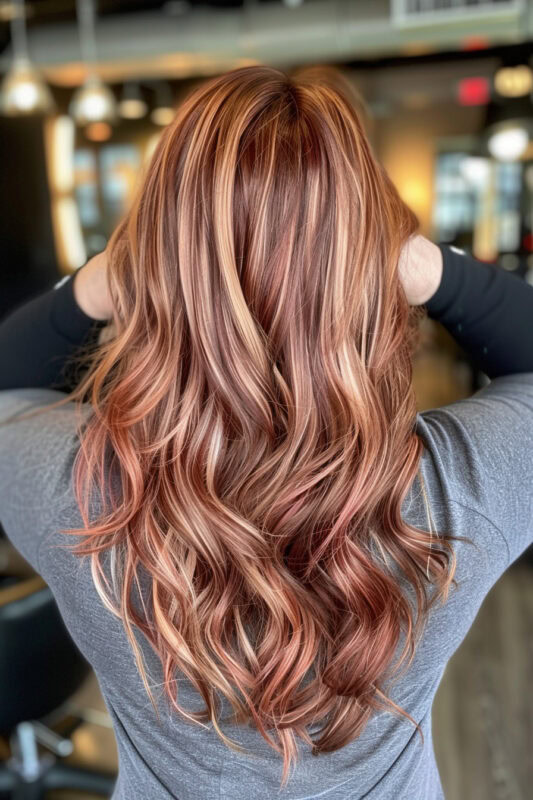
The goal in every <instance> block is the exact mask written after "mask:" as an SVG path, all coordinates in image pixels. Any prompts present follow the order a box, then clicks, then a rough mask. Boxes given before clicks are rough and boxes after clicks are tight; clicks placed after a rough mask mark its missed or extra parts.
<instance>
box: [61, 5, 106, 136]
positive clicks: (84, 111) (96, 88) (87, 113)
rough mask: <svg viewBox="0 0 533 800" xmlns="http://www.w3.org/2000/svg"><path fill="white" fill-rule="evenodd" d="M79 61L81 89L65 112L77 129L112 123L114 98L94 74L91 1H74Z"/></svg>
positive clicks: (93, 27)
mask: <svg viewBox="0 0 533 800" xmlns="http://www.w3.org/2000/svg"><path fill="white" fill-rule="evenodd" d="M76 13H77V18H78V29H79V33H80V45H81V51H82V58H83V60H84V61H85V64H86V65H87V68H88V74H87V77H86V79H85V81H84V83H83V85H82V86H80V88H79V89H77V90H76V91H75V92H74V95H73V96H72V100H71V101H70V106H69V112H70V114H71V116H72V117H73V118H74V120H75V121H76V123H77V124H78V125H89V124H90V123H92V122H116V120H117V109H116V105H117V104H116V100H115V95H114V94H113V92H112V91H111V89H110V88H109V86H106V85H105V83H103V81H102V80H101V78H100V76H99V75H98V74H97V73H96V70H95V64H96V60H97V59H96V37H95V19H94V17H95V13H94V0H76Z"/></svg>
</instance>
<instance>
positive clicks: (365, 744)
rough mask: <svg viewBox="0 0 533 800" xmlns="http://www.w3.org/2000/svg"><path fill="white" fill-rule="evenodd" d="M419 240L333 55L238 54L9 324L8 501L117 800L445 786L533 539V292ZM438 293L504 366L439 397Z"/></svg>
mask: <svg viewBox="0 0 533 800" xmlns="http://www.w3.org/2000/svg"><path fill="white" fill-rule="evenodd" d="M416 232H417V220H416V218H415V216H414V215H413V213H412V212H411V211H410V210H409V209H408V208H407V207H406V205H405V204H404V203H403V202H402V201H401V199H400V197H399V196H398V193H397V191H396V190H395V188H394V186H393V185H392V183H391V182H390V180H389V179H388V177H387V175H386V174H385V172H384V171H383V169H382V168H381V166H380V165H379V163H377V161H376V159H375V158H374V156H373V154H372V152H371V149H370V146H369V143H368V141H367V138H366V136H365V133H364V130H363V127H362V125H361V121H360V117H359V114H358V111H357V103H356V99H355V98H354V97H353V96H351V94H350V89H349V87H348V86H347V84H346V83H345V82H344V80H343V79H341V77H340V76H339V75H338V74H337V73H336V72H335V71H334V70H319V69H308V70H303V71H301V72H299V73H297V74H295V75H293V76H292V77H288V76H287V75H285V74H284V73H282V72H280V71H278V70H275V69H272V68H268V67H247V68H243V69H238V70H234V71H232V72H229V73H227V74H225V75H222V76H221V77H217V78H215V79H213V80H210V81H209V82H207V83H206V84H204V85H203V86H201V87H200V88H199V89H196V90H195V91H194V92H193V93H192V94H191V95H190V96H189V97H188V98H187V99H186V101H185V102H184V103H183V104H182V106H181V107H180V108H179V110H178V112H177V114H176V117H175V119H174V121H173V122H172V123H171V124H170V125H169V126H168V128H167V129H165V131H164V133H163V135H162V137H161V139H160V142H159V144H158V146H157V148H156V151H155V153H154V155H153V158H152V160H151V162H150V164H149V167H148V169H147V172H146V175H145V176H144V179H143V182H142V185H141V186H140V189H139V192H138V194H137V197H136V199H135V201H134V203H133V205H132V207H131V209H130V211H129V213H128V214H127V215H126V217H125V218H124V220H123V221H122V222H121V223H120V225H119V226H118V227H117V229H116V230H115V232H114V233H113V236H112V237H111V239H110V242H109V245H108V247H107V248H106V251H105V253H104V254H101V255H99V256H98V257H96V258H94V259H91V260H90V261H89V262H88V263H87V264H86V265H85V266H84V267H83V268H82V269H81V270H80V271H78V272H77V273H76V274H75V275H74V276H72V277H69V278H68V279H63V280H62V281H60V282H58V283H57V284H56V285H55V286H54V287H52V288H51V289H50V290H49V291H48V292H45V293H44V294H42V295H40V296H38V297H36V298H33V299H32V300H31V301H29V302H28V303H26V304H24V305H23V306H21V307H20V308H18V309H16V310H15V311H14V312H12V313H11V314H10V316H9V317H8V318H7V319H5V320H4V322H3V324H2V326H1V327H0V354H1V359H2V362H3V363H2V368H1V369H0V376H1V378H2V381H3V385H2V388H3V389H4V391H2V392H1V394H0V418H1V419H2V420H3V421H4V423H5V424H4V425H2V426H0V447H1V455H0V519H1V521H2V523H3V525H4V528H5V530H6V532H7V535H8V537H9V538H10V539H11V540H12V542H13V543H14V544H15V546H16V547H17V548H18V549H19V550H20V552H21V553H22V554H23V555H24V556H25V557H26V558H27V560H28V561H29V562H30V563H31V564H32V565H33V566H34V568H35V569H36V570H37V571H38V572H39V573H40V574H41V575H42V576H43V577H44V578H45V580H46V581H47V582H48V583H49V585H50V586H51V588H52V590H53V592H54V594H55V596H56V598H57V602H58V605H59V608H60V610H61V613H62V615H63V618H64V620H65V622H66V624H67V626H68V628H69V630H70V632H71V633H72V636H73V638H74V639H75V641H76V642H77V644H78V646H79V647H80V649H81V650H82V652H83V653H84V654H85V656H86V657H87V659H88V660H89V661H90V662H91V664H92V665H93V667H94V670H95V672H96V675H97V677H98V680H99V682H100V686H101V689H102V692H103V695H104V698H105V701H106V704H107V707H108V709H109V713H110V714H111V717H112V720H113V723H114V729H115V734H116V738H117V744H118V751H119V760H120V769H119V776H118V780H117V785H116V788H115V791H114V794H113V798H114V800H119V799H120V800H126V799H127V800H132V798H150V799H151V800H152V799H153V800H159V798H161V800H163V798H179V800H190V799H191V798H194V799H195V800H199V799H200V798H201V800H207V799H208V798H214V797H216V798H232V800H239V798H249V797H256V798H271V797H278V796H279V797H284V798H292V799H293V800H296V798H300V800H302V799H303V798H315V797H321V798H322V797H325V798H328V800H334V799H335V800H337V799H339V798H343V799H344V798H350V800H354V799H355V798H362V797H365V798H379V799H380V800H385V798H420V799H422V798H423V800H429V798H442V797H443V794H442V788H441V784H440V780H439V776H438V772H437V768H436V763H435V758H434V754H433V749H432V741H431V707H432V702H433V698H434V696H435V692H436V690H437V687H438V685H439V682H440V679H441V677H442V674H443V671H444V668H445V666H446V663H447V662H448V660H449V658H450V656H451V655H452V653H453V652H454V651H455V650H456V648H457V647H458V645H459V644H460V642H461V641H462V639H463V638H464V636H465V634H466V633H467V631H468V629H469V627H470V625H471V623H472V621H473V619H474V617H475V615H476V613H477V610H478V608H479V606H480V604H481V602H482V600H483V598H484V597H485V595H486V594H487V592H488V591H489V589H490V588H491V586H492V585H493V584H494V583H495V582H496V581H497V579H498V578H499V577H500V575H501V574H502V573H503V572H504V571H505V570H506V569H507V567H508V566H509V565H510V564H511V562H512V561H514V560H515V559H516V558H517V557H518V556H519V555H520V554H521V553H522V552H523V551H524V550H525V549H526V548H527V547H528V546H529V544H530V543H531V540H532V533H533V531H532V520H531V504H532V495H533V489H532V487H533V465H532V464H533V460H532V459H531V444H532V422H533V374H532V372H533V350H532V348H531V339H532V332H531V324H530V323H531V319H532V312H533V287H529V286H526V285H524V284H523V283H521V282H519V281H517V280H516V279H515V278H513V277H512V276H509V275H508V274H505V273H504V272H503V271H502V270H500V269H498V268H497V267H495V266H489V265H485V264H481V263H480V262H478V261H476V260H475V259H473V258H471V257H469V256H467V255H466V254H464V253H461V252H458V251H456V250H454V249H453V248H450V247H446V246H440V247H439V246H436V245H434V244H433V243H431V242H429V241H428V240H427V239H424V238H423V237H422V236H419V235H417V234H416ZM424 305H425V307H426V310H427V311H428V313H429V314H430V315H431V316H432V317H433V318H435V319H438V320H440V321H441V322H442V323H443V324H444V325H445V326H446V327H447V328H448V330H449V331H450V332H451V333H452V334H454V335H455V336H456V338H457V340H458V342H459V343H460V344H461V345H462V346H463V347H464V348H465V349H466V350H467V351H468V353H469V354H470V355H471V357H472V358H473V359H474V360H476V361H477V363H478V365H479V366H480V368H482V369H483V370H484V371H485V372H486V374H487V375H488V376H489V377H490V378H491V379H492V380H491V382H490V384H489V385H488V386H486V387H485V388H483V389H481V390H480V391H478V392H477V393H476V394H475V395H474V396H473V397H472V398H470V399H466V400H462V401H460V402H457V403H454V404H452V405H449V406H446V407H445V408H439V409H434V410H431V411H427V412H424V413H422V414H417V413H416V406H415V397H414V393H413V386H412V380H411V378H412V370H411V359H412V351H413V347H414V344H415V342H416V331H417V322H418V321H419V319H420V317H421V315H422V314H423V308H424ZM108 322H110V323H111V326H110V327H108V328H107V329H106V332H107V334H108V335H107V336H103V338H102V339H101V340H100V341H99V342H98V343H97V344H96V345H95V342H94V341H93V338H94V334H95V333H98V331H99V330H100V329H101V328H104V327H105V326H106V323H108ZM110 331H111V333H112V335H109V334H110ZM91 337H93V338H91ZM15 348H16V349H17V355H16V357H14V356H13V352H14V350H15ZM80 355H81V356H84V357H85V361H84V362H82V363H85V365H86V371H85V373H84V374H83V375H81V376H80V375H79V373H78V374H77V375H76V376H75V380H74V384H75V385H74V387H72V385H71V386H70V389H69V386H68V385H66V374H67V373H66V367H67V365H69V364H70V365H72V364H73V363H75V362H74V361H73V360H72V356H76V357H77V356H80ZM70 368H71V367H69V369H70ZM69 380H71V381H72V380H73V378H72V376H71V377H70V378H69ZM67 384H68V382H67ZM78 412H79V413H78ZM83 554H85V555H83Z"/></svg>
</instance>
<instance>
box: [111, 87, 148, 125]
mask: <svg viewBox="0 0 533 800" xmlns="http://www.w3.org/2000/svg"><path fill="white" fill-rule="evenodd" d="M147 111H148V105H147V103H146V101H145V100H144V98H143V96H142V94H141V90H140V87H139V84H138V83H126V84H125V86H124V89H123V91H122V98H121V100H120V103H119V104H118V112H119V114H120V116H121V117H123V118H124V119H141V118H142V117H144V116H145V114H146V112H147Z"/></svg>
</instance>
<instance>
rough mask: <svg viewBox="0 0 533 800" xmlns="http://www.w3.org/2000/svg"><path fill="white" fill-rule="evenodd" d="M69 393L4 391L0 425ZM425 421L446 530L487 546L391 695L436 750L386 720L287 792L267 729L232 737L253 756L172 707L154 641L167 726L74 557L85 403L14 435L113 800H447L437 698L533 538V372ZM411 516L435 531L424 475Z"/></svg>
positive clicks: (459, 545) (13, 503)
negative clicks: (97, 714)
mask: <svg viewBox="0 0 533 800" xmlns="http://www.w3.org/2000/svg"><path fill="white" fill-rule="evenodd" d="M60 396H61V395H60V393H59V392H57V391H55V390H52V389H31V388H30V389H28V388H25V389H13V390H4V391H1V392H0V421H3V420H9V419H11V417H12V416H13V415H16V414H18V413H23V412H24V411H26V410H29V409H30V408H37V407H41V406H44V405H47V404H49V403H51V402H53V401H54V400H56V399H59V397H60ZM416 422H417V430H418V433H419V434H420V436H421V438H422V440H423V442H424V447H425V449H424V454H423V458H422V462H421V472H422V476H423V479H424V483H425V486H426V491H427V496H428V499H429V504H430V508H431V513H432V517H433V521H434V524H435V528H436V530H437V531H445V530H448V531H450V532H451V533H452V534H454V535H459V536H467V537H469V538H471V539H472V541H473V543H474V545H473V546H472V545H471V544H468V543H466V542H455V543H454V549H455V553H456V555H457V571H456V580H457V582H458V585H457V587H456V588H454V586H453V585H452V587H451V588H450V594H449V598H448V601H447V602H446V603H445V604H444V605H442V604H440V603H437V604H436V605H434V606H433V608H432V610H431V612H430V614H429V617H428V619H427V623H426V626H425V629H424V633H423V636H422V638H421V641H420V644H419V646H418V649H417V652H416V656H415V659H414V661H413V663H412V665H411V667H410V669H409V670H408V671H407V672H406V673H405V674H404V676H403V677H402V678H401V679H400V680H399V681H398V682H397V683H396V684H395V685H394V686H393V687H392V688H391V690H390V692H389V696H390V697H391V699H392V700H394V702H395V703H397V704H398V705H399V706H400V707H402V708H404V709H405V710H406V711H407V712H408V713H409V714H410V715H411V716H412V717H413V718H414V719H415V720H416V721H417V722H418V723H419V724H420V726H421V728H422V730H423V733H424V737H425V743H424V746H423V745H422V741H421V737H420V734H419V733H418V732H417V731H416V729H415V728H414V726H413V724H412V723H411V722H409V721H408V720H406V719H405V718H403V717H401V716H398V715H393V714H391V713H390V712H388V711H382V712H379V713H378V714H376V715H375V716H374V717H373V718H372V719H371V720H370V722H369V723H368V725H367V727H366V728H365V730H364V732H363V734H362V735H361V736H360V737H359V738H358V739H356V740H355V741H354V742H352V743H350V744H349V745H347V746H346V747H344V748H343V749H342V750H338V751H336V752H333V753H328V754H324V755H320V756H318V757H317V756H312V755H311V753H310V752H309V750H308V749H307V746H305V745H304V744H303V743H302V745H301V748H300V753H301V755H300V763H299V765H298V767H297V769H296V771H295V773H294V774H293V777H292V778H291V780H290V781H289V784H288V785H287V787H286V788H285V789H284V790H283V791H279V785H280V778H281V764H282V762H281V758H280V757H279V756H278V755H277V754H276V753H275V752H274V751H273V750H272V749H271V748H270V747H269V746H268V744H267V743H266V742H265V741H264V739H263V738H262V737H261V736H260V734H259V733H258V732H257V731H255V730H254V729H252V728H250V727H236V726H228V725H226V726H224V730H225V731H226V732H227V733H228V735H229V736H230V737H231V738H232V739H234V740H236V741H238V742H240V743H241V744H242V745H243V746H244V747H245V748H246V749H247V750H248V754H239V753H236V752H234V751H232V750H230V749H229V748H228V747H227V746H226V745H225V744H224V743H223V742H222V741H221V740H220V739H219V738H218V736H217V735H216V733H215V732H214V731H213V729H212V727H211V726H210V725H209V726H207V728H200V727H197V726H195V725H193V724H192V723H188V722H186V721H184V720H183V719H182V718H181V717H180V716H178V715H177V714H176V713H175V712H173V711H172V710H171V709H170V708H169V707H168V706H166V707H165V706H164V705H163V704H164V698H163V695H162V692H160V691H159V690H160V685H161V681H162V675H161V668H160V666H159V661H158V659H157V658H156V657H155V654H154V653H153V652H152V650H151V648H150V647H149V645H148V644H147V643H146V642H145V641H144V639H143V638H142V636H139V639H138V641H139V643H140V644H141V646H142V648H143V652H144V655H145V658H146V664H147V666H148V672H149V676H150V682H151V684H152V686H153V687H154V694H155V697H156V698H157V699H158V701H159V700H161V703H160V709H161V710H162V711H161V717H160V722H158V721H157V719H156V717H155V714H154V711H153V708H152V706H151V703H150V700H149V698H148V695H147V693H146V691H145V688H144V685H143V683H142V680H141V678H140V675H139V673H138V671H137V667H136V664H135V660H134V656H133V651H132V649H131V647H130V644H129V642H128V640H127V637H126V634H125V632H124V630H123V627H122V623H121V621H120V620H118V619H117V618H116V617H115V616H113V614H112V613H111V612H110V611H108V610H107V609H106V608H105V606H104V605H103V603H102V602H101V600H100V597H99V595H98V594H97V592H96V589H95V587H94V584H93V580H92V576H91V571H90V561H89V559H79V558H77V557H76V556H74V555H73V554H72V553H69V552H68V551H67V550H65V549H63V548H62V547H60V546H59V547H58V545H61V544H63V543H72V541H73V540H72V538H71V537H67V536H66V535H64V534H61V533H60V532H59V531H60V530H61V529H64V528H70V527H78V526H81V525H82V519H81V515H80V513H79V511H78V508H77V506H76V503H75V499H74V493H73V488H72V484H71V471H72V465H73V462H74V456H75V453H76V450H77V442H78V439H77V435H76V420H75V415H74V405H73V404H69V405H68V406H66V407H65V406H64V407H62V408H60V409H57V410H51V411H46V412H45V413H43V414H42V415H40V416H38V417H36V418H35V419H30V420H21V421H16V422H13V423H10V424H8V425H5V426H3V425H2V426H0V520H1V522H2V525H3V527H4V529H5V531H6V534H7V536H8V538H9V539H10V540H11V541H12V542H13V544H14V545H15V547H16V548H17V549H18V550H19V551H20V553H21V554H22V555H23V556H24V557H25V558H26V559H27V560H28V561H29V563H30V564H31V565H32V566H33V567H34V568H35V569H36V570H37V572H39V573H40V574H41V575H42V576H43V578H44V579H45V580H46V582H47V583H48V584H49V586H50V587H51V589H52V591H53V593H54V595H55V597H56V599H57V603H58V606H59V609H60V611H61V614H62V616H63V619H64V621H65V623H66V625H67V627H68V629H69V631H70V633H71V635H72V637H73V639H74V641H75V642H76V644H77V645H78V647H79V648H80V650H81V652H82V653H83V654H84V656H85V657H86V658H87V659H88V661H89V662H90V663H91V664H92V666H93V668H94V670H95V673H96V676H97V678H98V681H99V685H100V687H101V690H102V694H103V696H104V699H105V702H106V705H107V708H108V710H109V713H110V715H111V718H112V721H113V725H114V730H115V735H116V739H117V745H118V752H119V777H118V780H117V784H116V787H115V791H114V793H113V800H137V798H138V799H139V800H146V799H147V798H150V800H169V798H178V799H179V800H220V798H231V800H249V798H250V797H253V798H254V799H255V800H268V799H269V798H278V797H279V798H282V799H283V800H289V798H290V800H311V798H323V799H324V800H348V799H349V800H361V799H362V798H372V799H373V800H374V799H375V800H377V799H378V798H379V800H389V798H390V800H393V798H394V800H398V799H399V798H406V799H407V798H409V799H410V800H414V799H415V798H417V799H418V798H419V799H420V800H441V798H443V797H444V794H443V790H442V785H441V781H440V777H439V774H438V769H437V765H436V761H435V756H434V751H433V744H432V731H431V721H432V718H431V711H432V705H433V699H434V696H435V693H436V690H437V688H438V686H439V683H440V681H441V678H442V675H443V672H444V669H445V667H446V664H447V662H448V660H449V659H450V657H451V656H452V654H453V653H454V652H455V650H456V649H457V647H458V646H459V645H460V644H461V642H462V640H463V639H464V637H465V635H466V633H467V632H468V630H469V628H470V626H471V625H472V623H473V621H474V619H475V617H476V615H477V612H478V610H479V607H480V605H481V603H482V601H483V599H484V598H485V596H486V595H487V593H488V592H489V590H490V589H491V587H492V586H493V585H494V584H495V583H496V581H497V580H498V578H499V577H500V576H501V575H502V573H503V572H504V571H505V570H506V569H507V567H508V566H509V565H510V564H511V563H512V562H513V561H515V560H516V559H517V558H518V557H519V556H520V555H521V554H522V553H523V552H524V551H525V550H526V549H527V547H528V546H529V545H530V544H531V543H532V540H533V457H532V449H533V448H532V445H533V373H525V374H520V375H513V376H506V377H501V378H496V379H494V380H493V381H492V382H491V383H490V384H488V385H487V386H485V387H483V389H481V390H480V391H478V392H477V393H476V394H474V395H473V396H472V397H470V398H468V399H465V400H461V401H459V402H456V403H453V404H450V405H448V406H444V407H441V408H437V409H432V410H430V411H425V412H423V413H420V414H418V415H417V421H416ZM402 513H403V516H404V519H406V520H407V521H408V522H410V523H412V524H414V525H419V526H420V527H422V528H424V529H425V530H427V529H428V528H427V514H426V508H425V504H424V499H423V495H422V492H421V484H420V482H419V480H418V478H417V480H416V481H415V483H414V484H413V487H412V489H411V490H410V492H409V493H408V495H407V497H406V498H405V502H404V508H403V509H402ZM406 591H408V592H409V587H408V586H406ZM402 644H403V641H401V642H400V645H402ZM398 652H400V651H398ZM180 700H181V702H182V703H183V704H184V705H185V706H186V707H187V708H190V709H199V708H200V707H201V706H202V703H201V702H200V698H199V696H198V695H197V694H196V692H195V691H194V690H193V689H192V687H191V685H190V684H189V683H188V681H187V680H186V679H180ZM165 709H166V710H165Z"/></svg>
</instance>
